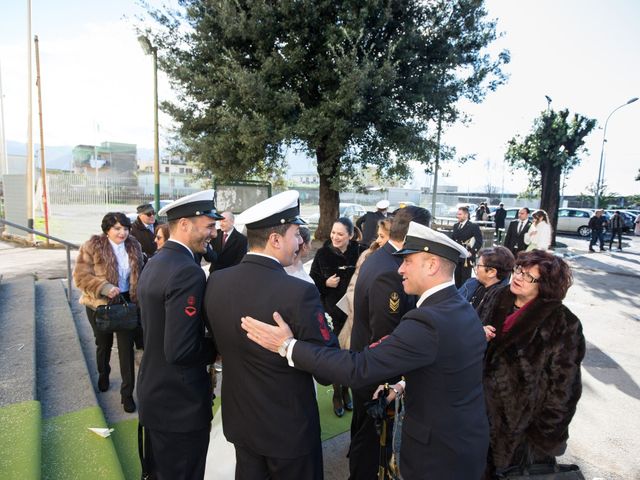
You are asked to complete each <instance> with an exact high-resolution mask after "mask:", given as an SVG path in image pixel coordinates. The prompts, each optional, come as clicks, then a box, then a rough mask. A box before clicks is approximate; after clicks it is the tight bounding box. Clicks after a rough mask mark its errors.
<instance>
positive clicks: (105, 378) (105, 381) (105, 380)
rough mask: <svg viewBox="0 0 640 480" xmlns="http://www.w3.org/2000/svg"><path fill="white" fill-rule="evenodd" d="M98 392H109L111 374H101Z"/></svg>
mask: <svg viewBox="0 0 640 480" xmlns="http://www.w3.org/2000/svg"><path fill="white" fill-rule="evenodd" d="M98 390H100V391H101V392H106V391H107V390H109V374H108V373H101V374H100V375H99V376H98Z"/></svg>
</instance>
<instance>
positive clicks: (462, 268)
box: [451, 207, 482, 288]
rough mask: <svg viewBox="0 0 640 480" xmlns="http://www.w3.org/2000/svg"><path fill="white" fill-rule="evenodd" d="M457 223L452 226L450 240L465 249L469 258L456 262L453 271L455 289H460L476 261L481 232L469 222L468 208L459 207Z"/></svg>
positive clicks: (469, 275) (480, 244) (480, 242)
mask: <svg viewBox="0 0 640 480" xmlns="http://www.w3.org/2000/svg"><path fill="white" fill-rule="evenodd" d="M456 218H457V219H458V223H456V224H455V225H454V226H453V233H452V234H451V239H452V240H454V241H455V242H457V243H459V244H460V245H462V246H463V247H465V248H466V249H467V251H468V252H469V257H468V258H465V259H463V260H459V261H458V266H457V267H456V271H455V282H456V287H457V288H460V287H461V286H462V284H463V283H464V282H466V281H467V280H468V279H469V278H470V277H471V269H472V268H473V265H474V263H475V261H476V254H477V253H478V251H479V250H480V249H481V248H482V232H481V231H480V227H479V226H478V225H476V224H475V223H473V222H472V221H471V220H469V208H468V207H460V208H458V212H457V213H456Z"/></svg>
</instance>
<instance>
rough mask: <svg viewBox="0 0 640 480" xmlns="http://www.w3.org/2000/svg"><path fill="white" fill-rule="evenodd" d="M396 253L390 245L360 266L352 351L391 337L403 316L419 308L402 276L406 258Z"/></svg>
mask: <svg viewBox="0 0 640 480" xmlns="http://www.w3.org/2000/svg"><path fill="white" fill-rule="evenodd" d="M395 251H396V249H395V248H394V247H393V245H391V243H389V242H387V243H386V244H384V245H383V246H382V247H381V248H379V249H378V250H376V251H375V252H373V253H372V254H371V255H369V258H367V260H366V261H365V262H364V263H363V264H362V266H361V267H360V273H359V275H358V279H357V280H356V286H355V290H354V293H353V311H354V317H353V327H352V330H351V350H355V351H358V352H359V351H361V350H363V349H364V348H365V347H366V346H368V345H370V344H371V343H373V342H375V341H376V340H379V339H381V338H382V337H384V336H385V335H388V334H390V333H391V332H392V331H393V329H394V328H396V327H397V326H398V323H400V319H401V318H402V316H403V315H404V314H405V313H407V311H409V310H411V309H412V308H414V307H415V297H414V296H413V295H407V294H406V293H404V290H403V288H402V277H401V276H400V274H399V273H398V268H399V267H400V264H401V263H402V257H397V256H394V255H392V253H393V252H395Z"/></svg>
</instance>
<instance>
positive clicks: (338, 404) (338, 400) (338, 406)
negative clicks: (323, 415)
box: [333, 392, 344, 417]
mask: <svg viewBox="0 0 640 480" xmlns="http://www.w3.org/2000/svg"><path fill="white" fill-rule="evenodd" d="M333 413H335V414H336V417H342V416H343V415H344V405H343V404H342V396H341V395H340V394H336V393H335V392H334V394H333Z"/></svg>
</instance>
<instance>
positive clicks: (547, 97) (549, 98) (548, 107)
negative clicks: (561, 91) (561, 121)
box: [544, 95, 553, 112]
mask: <svg viewBox="0 0 640 480" xmlns="http://www.w3.org/2000/svg"><path fill="white" fill-rule="evenodd" d="M544 98H546V99H547V112H548V111H549V110H551V102H552V101H553V100H551V97H550V96H549V95H545V96H544Z"/></svg>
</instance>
